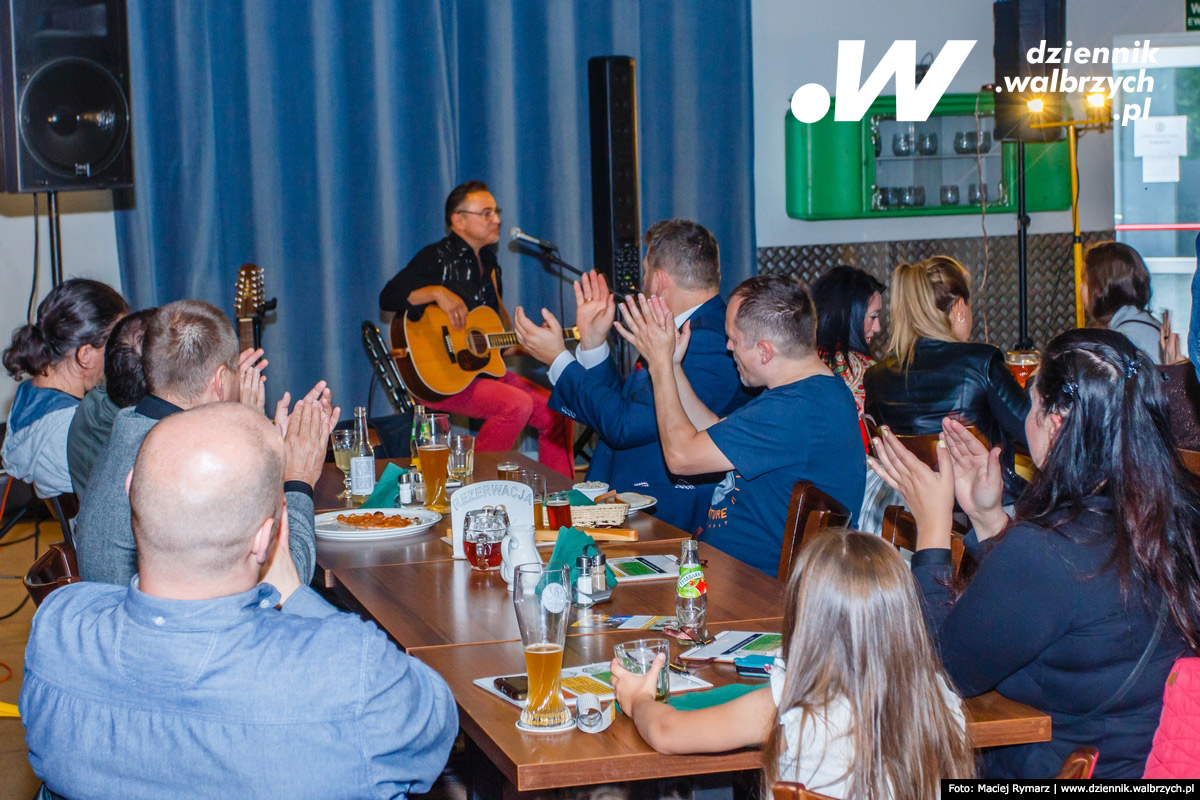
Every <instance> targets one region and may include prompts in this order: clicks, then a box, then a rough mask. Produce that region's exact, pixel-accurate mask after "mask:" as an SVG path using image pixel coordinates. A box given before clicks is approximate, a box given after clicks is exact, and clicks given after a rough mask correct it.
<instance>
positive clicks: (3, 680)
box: [0, 661, 13, 683]
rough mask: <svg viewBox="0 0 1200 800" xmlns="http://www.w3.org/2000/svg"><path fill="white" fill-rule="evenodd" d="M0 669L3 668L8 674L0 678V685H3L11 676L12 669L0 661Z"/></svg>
mask: <svg viewBox="0 0 1200 800" xmlns="http://www.w3.org/2000/svg"><path fill="white" fill-rule="evenodd" d="M0 667H4V669H6V670H8V674H7V675H5V676H4V677H3V678H0V683H4V682H5V681H6V680H8V679H9V678H11V677H12V676H13V672H12V667H10V666H9V665H8V664H5V663H4V662H3V661H0Z"/></svg>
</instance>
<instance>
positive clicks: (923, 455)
mask: <svg viewBox="0 0 1200 800" xmlns="http://www.w3.org/2000/svg"><path fill="white" fill-rule="evenodd" d="M966 427H967V430H968V431H969V432H970V434H971V435H972V436H974V437H975V438H976V439H978V440H979V441H981V442H983V446H984V447H987V448H990V447H991V445H990V444H988V440H987V437H985V436H984V435H983V434H981V433H980V432H979V429H978V428H976V427H975V426H974V425H968V426H966ZM892 435H893V436H895V437H896V440H897V441H899V442H900V444H902V445H904V446H905V447H907V448H908V449H909V450H911V451H912V454H913V455H914V456H916V457H917V458H919V459H921V461H923V462H925V463H926V464H928V465H929V466H930V467H931V468H933V469H937V466H938V460H937V443H938V436H939V434H936V433H917V434H901V433H896V432H895V431H892Z"/></svg>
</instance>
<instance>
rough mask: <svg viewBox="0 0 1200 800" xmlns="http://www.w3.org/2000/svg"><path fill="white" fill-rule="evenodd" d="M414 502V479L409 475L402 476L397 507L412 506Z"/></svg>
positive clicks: (397, 493) (398, 489)
mask: <svg viewBox="0 0 1200 800" xmlns="http://www.w3.org/2000/svg"><path fill="white" fill-rule="evenodd" d="M412 501H413V487H412V477H411V476H409V475H408V474H404V475H401V476H400V480H399V482H398V483H397V492H396V506H397V507H399V506H408V505H412Z"/></svg>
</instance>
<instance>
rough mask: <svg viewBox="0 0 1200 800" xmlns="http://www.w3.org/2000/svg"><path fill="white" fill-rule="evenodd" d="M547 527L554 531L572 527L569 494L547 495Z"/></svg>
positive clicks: (556, 493)
mask: <svg viewBox="0 0 1200 800" xmlns="http://www.w3.org/2000/svg"><path fill="white" fill-rule="evenodd" d="M546 527H547V528H549V529H550V530H552V531H556V530H558V529H559V528H569V527H571V495H570V494H568V493H567V492H555V493H554V494H550V495H546Z"/></svg>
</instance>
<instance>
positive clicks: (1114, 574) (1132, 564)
mask: <svg viewBox="0 0 1200 800" xmlns="http://www.w3.org/2000/svg"><path fill="white" fill-rule="evenodd" d="M1031 394H1032V396H1033V408H1032V410H1031V411H1030V414H1029V417H1028V419H1027V420H1026V423H1025V425H1026V431H1027V434H1028V438H1029V448H1030V452H1031V454H1032V456H1033V460H1034V463H1036V464H1037V466H1038V468H1039V472H1038V474H1037V476H1036V477H1035V479H1034V481H1033V483H1032V484H1031V485H1030V486H1029V488H1028V489H1027V490H1026V491H1025V492H1024V493H1023V494H1022V495H1021V497H1020V498H1019V499H1018V501H1017V504H1016V513H1015V516H1014V517H1013V518H1012V519H1009V518H1008V517H1007V516H1006V515H1005V513H1004V510H1003V509H1002V507H1001V501H1000V497H1001V482H1000V470H999V453H998V451H997V450H996V449H993V450H991V451H990V452H989V451H987V450H985V449H984V447H983V446H982V445H981V444H980V443H979V442H978V441H977V440H975V439H974V437H972V436H970V434H968V433H967V431H966V430H965V429H964V428H963V427H962V425H960V424H958V423H957V422H954V421H953V420H946V421H945V423H944V433H943V445H944V446H941V447H939V448H938V453H939V460H940V469H939V471H938V472H934V471H932V470H931V469H929V467H927V466H925V465H924V464H922V463H921V462H920V461H919V460H917V459H916V458H915V457H914V456H913V455H912V454H911V453H909V452H908V451H907V450H905V449H904V448H903V447H902V446H900V445H899V444H898V443H897V442H896V440H895V438H894V437H892V436H890V435H888V434H887V433H886V432H885V433H884V435H883V437H882V439H881V440H877V450H878V454H879V461H877V462H876V461H873V462H872V466H873V468H875V469H876V471H877V472H878V473H879V475H880V476H881V477H883V478H884V479H885V480H886V481H887V482H888V483H889V484H891V485H892V486H893V487H894V488H896V489H897V490H898V491H900V492H901V494H902V495H903V496H904V498H905V501H906V502H908V503H909V507H910V508H911V509H912V511H913V513H914V515H915V516H916V517H917V525H918V532H919V541H918V544H917V548H918V552H917V554H916V555H915V556H914V557H913V562H912V568H913V573H914V575H915V576H916V577H917V581H918V583H919V584H920V586H921V589H922V591H923V592H924V594H925V598H926V604H925V607H926V613H927V621H928V624H929V625H930V628H931V631H932V633H933V634H934V639H935V641H937V642H938V645H939V647H940V649H941V654H942V657H943V659H944V661H945V664H946V669H947V671H948V672H949V673H950V676H951V677H952V678H953V679H954V681H955V683H956V684H957V686H958V688H959V690H960V691H961V692H962V693H963V694H964V695H965V696H968V697H970V696H972V695H976V694H980V693H982V692H986V691H989V690H991V689H997V690H999V692H1000V693H1001V694H1003V695H1005V696H1007V697H1011V698H1012V699H1014V700H1019V701H1021V702H1024V703H1028V704H1030V705H1032V706H1035V707H1037V708H1039V709H1041V710H1043V711H1046V712H1047V713H1049V714H1050V715H1051V716H1052V717H1053V719H1054V725H1053V734H1052V735H1053V738H1052V739H1051V741H1049V742H1046V743H1043V744H1030V745H1022V746H1020V747H1006V748H1001V749H998V750H995V751H992V752H990V753H989V754H988V755H987V759H988V767H987V772H988V774H989V775H993V776H1007V777H1022V778H1035V777H1048V776H1050V775H1053V774H1055V772H1056V770H1057V769H1058V767H1059V765H1061V763H1062V760H1063V758H1064V757H1065V756H1066V755H1067V754H1068V753H1070V752H1071V751H1072V750H1073V749H1075V748H1076V747H1079V746H1084V745H1086V746H1091V747H1096V748H1098V749H1099V751H1100V759H1099V762H1098V765H1097V768H1096V777H1104V778H1136V777H1140V776H1141V774H1142V770H1143V767H1144V765H1145V761H1146V755H1147V753H1148V752H1149V750H1150V744H1151V740H1152V739H1153V736H1154V731H1155V727H1156V726H1157V724H1158V718H1159V712H1160V710H1161V706H1162V694H1163V685H1164V681H1165V680H1166V677H1167V674H1168V673H1169V671H1170V669H1171V665H1172V663H1173V662H1174V661H1175V659H1176V658H1177V657H1178V656H1179V655H1180V654H1182V653H1184V652H1186V651H1188V650H1190V651H1192V652H1200V573H1198V572H1197V570H1198V567H1200V554H1198V553H1197V540H1196V537H1197V533H1198V532H1200V490H1198V488H1197V485H1196V483H1195V481H1194V479H1193V477H1192V476H1191V475H1190V474H1189V473H1188V472H1187V471H1186V470H1185V469H1184V467H1183V465H1182V463H1180V461H1179V457H1178V455H1177V454H1176V451H1175V442H1174V439H1173V437H1172V435H1171V431H1170V426H1169V425H1168V422H1167V410H1166V405H1165V401H1164V398H1163V393H1162V386H1161V380H1160V379H1159V377H1158V375H1157V374H1156V372H1155V370H1154V368H1153V365H1152V364H1151V362H1150V359H1149V358H1148V357H1147V356H1146V354H1145V353H1143V352H1142V351H1141V350H1139V349H1138V348H1137V347H1135V346H1134V345H1133V343H1132V342H1130V341H1129V339H1127V338H1126V337H1124V336H1122V335H1121V334H1119V333H1116V332H1114V331H1107V330H1096V329H1082V330H1073V331H1068V332H1067V333H1064V334H1062V335H1060V336H1058V337H1056V338H1055V339H1054V340H1053V341H1052V342H1051V343H1050V345H1049V347H1047V349H1046V352H1045V354H1044V355H1043V356H1042V362H1041V367H1040V369H1039V371H1038V372H1037V374H1036V376H1035V377H1034V379H1033V381H1032V391H1031ZM956 498H957V500H958V503H959V505H961V506H962V508H963V510H964V511H965V512H966V513H967V515H968V516H969V517H970V518H971V522H972V524H973V525H974V530H973V532H972V533H971V534H970V535H968V536H967V537H966V545H967V548H968V551H969V552H970V553H971V554H972V555H973V556H975V557H976V558H977V560H978V562H979V566H978V570H977V571H976V573H975V575H974V576H973V577H972V579H971V582H970V583H969V584H968V585H967V586H966V588H965V589H964V590H963V591H962V594H961V596H959V597H958V598H957V600H954V599H953V598H952V593H951V589H950V588H949V586H948V583H949V581H948V580H947V579H948V578H949V571H950V568H949V551H948V550H947V549H946V548H947V547H948V546H949V535H950V514H951V509H952V507H953V505H954V501H955V499H956Z"/></svg>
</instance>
